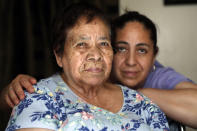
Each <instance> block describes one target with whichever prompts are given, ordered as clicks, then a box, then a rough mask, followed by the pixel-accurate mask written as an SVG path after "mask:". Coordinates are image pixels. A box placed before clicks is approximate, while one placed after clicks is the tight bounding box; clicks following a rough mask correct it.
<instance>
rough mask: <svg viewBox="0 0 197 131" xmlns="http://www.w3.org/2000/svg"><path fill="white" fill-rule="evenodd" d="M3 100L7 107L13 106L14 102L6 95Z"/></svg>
mask: <svg viewBox="0 0 197 131" xmlns="http://www.w3.org/2000/svg"><path fill="white" fill-rule="evenodd" d="M5 101H6V103H7V105H8V106H9V107H11V108H13V107H14V105H15V104H13V102H12V100H11V99H10V98H9V96H8V95H6V96H5Z"/></svg>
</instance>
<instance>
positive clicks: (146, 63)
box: [141, 58, 153, 73]
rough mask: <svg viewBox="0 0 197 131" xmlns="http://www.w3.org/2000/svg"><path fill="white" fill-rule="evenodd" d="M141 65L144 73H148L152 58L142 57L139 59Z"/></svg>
mask: <svg viewBox="0 0 197 131" xmlns="http://www.w3.org/2000/svg"><path fill="white" fill-rule="evenodd" d="M141 65H142V66H143V69H144V71H145V73H149V71H150V70H151V68H152V65H153V59H152V58H146V59H143V60H142V61H141Z"/></svg>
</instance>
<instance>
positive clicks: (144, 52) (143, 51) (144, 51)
mask: <svg viewBox="0 0 197 131" xmlns="http://www.w3.org/2000/svg"><path fill="white" fill-rule="evenodd" d="M138 52H139V53H140V54H146V53H147V52H148V51H147V50H146V49H139V50H138Z"/></svg>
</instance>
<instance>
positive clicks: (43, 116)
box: [6, 74, 169, 131]
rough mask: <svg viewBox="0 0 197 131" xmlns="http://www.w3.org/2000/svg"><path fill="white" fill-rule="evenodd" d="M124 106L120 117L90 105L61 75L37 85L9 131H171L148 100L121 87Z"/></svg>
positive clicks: (16, 110)
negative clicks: (28, 130)
mask: <svg viewBox="0 0 197 131" xmlns="http://www.w3.org/2000/svg"><path fill="white" fill-rule="evenodd" d="M119 86H120V87H121V89H122V92H123V96H124V104H123V106H122V108H121V110H120V111H119V112H118V113H112V112H110V111H107V110H105V109H102V108H99V107H96V106H94V105H91V104H88V103H86V102H85V101H83V100H82V99H80V97H78V96H77V95H76V94H75V93H73V92H72V91H71V90H70V88H69V87H68V86H67V85H66V84H65V83H64V81H63V80H62V78H61V76H60V75H59V74H56V75H53V76H52V77H49V78H47V79H43V80H41V81H40V82H38V83H37V84H36V85H34V87H35V90H36V92H35V93H33V94H28V93H26V97H25V99H24V100H23V101H21V102H20V104H19V105H18V106H16V107H15V108H14V109H13V112H12V114H11V118H10V120H9V123H8V126H7V129H6V131H13V130H16V129H20V128H47V129H51V130H58V131H136V130H137V131H169V127H168V123H167V120H166V117H165V115H164V113H163V112H161V110H160V109H159V108H158V106H156V105H155V104H154V103H152V102H151V101H150V100H149V99H148V98H147V97H145V96H143V95H141V94H139V93H138V92H136V91H135V90H131V89H129V88H127V87H124V86H121V85H119Z"/></svg>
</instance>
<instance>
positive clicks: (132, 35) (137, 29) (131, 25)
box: [116, 22, 153, 44]
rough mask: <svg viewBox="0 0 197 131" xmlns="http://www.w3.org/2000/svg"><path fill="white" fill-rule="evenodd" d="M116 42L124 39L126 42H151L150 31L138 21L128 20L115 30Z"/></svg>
mask: <svg viewBox="0 0 197 131" xmlns="http://www.w3.org/2000/svg"><path fill="white" fill-rule="evenodd" d="M116 34H117V36H116V42H118V41H125V42H127V43H133V44H137V43H147V44H153V42H152V40H151V37H150V31H149V30H147V29H146V28H145V27H144V26H143V24H141V23H139V22H128V23H126V24H125V25H124V27H123V28H121V29H117V30H116Z"/></svg>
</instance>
